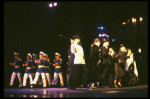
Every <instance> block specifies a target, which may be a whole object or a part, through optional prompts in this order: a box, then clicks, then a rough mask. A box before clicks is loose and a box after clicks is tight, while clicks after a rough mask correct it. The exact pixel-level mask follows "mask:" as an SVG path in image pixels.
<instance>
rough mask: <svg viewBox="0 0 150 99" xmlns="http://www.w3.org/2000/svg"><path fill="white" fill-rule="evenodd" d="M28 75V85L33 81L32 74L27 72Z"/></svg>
mask: <svg viewBox="0 0 150 99" xmlns="http://www.w3.org/2000/svg"><path fill="white" fill-rule="evenodd" d="M28 75H29V79H30V85H31V84H32V81H33V79H32V75H31V73H30V74H28Z"/></svg>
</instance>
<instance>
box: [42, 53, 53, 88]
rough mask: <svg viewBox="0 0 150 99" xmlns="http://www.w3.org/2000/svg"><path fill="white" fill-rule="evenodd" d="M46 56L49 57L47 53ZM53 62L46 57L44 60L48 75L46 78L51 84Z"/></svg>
mask: <svg viewBox="0 0 150 99" xmlns="http://www.w3.org/2000/svg"><path fill="white" fill-rule="evenodd" d="M44 56H46V57H48V55H47V54H45V55H44ZM50 66H51V64H50V62H49V59H45V61H44V68H45V75H46V78H47V81H48V85H49V86H50V85H51V83H52V82H51V74H50V72H51V68H50Z"/></svg>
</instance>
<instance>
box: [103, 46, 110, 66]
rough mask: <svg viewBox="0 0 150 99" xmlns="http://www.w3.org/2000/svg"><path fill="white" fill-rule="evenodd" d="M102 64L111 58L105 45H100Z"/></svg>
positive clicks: (107, 63) (107, 62) (106, 63)
mask: <svg viewBox="0 0 150 99" xmlns="http://www.w3.org/2000/svg"><path fill="white" fill-rule="evenodd" d="M101 50H102V65H109V58H111V55H109V54H108V52H109V49H106V47H105V46H102V48H101Z"/></svg>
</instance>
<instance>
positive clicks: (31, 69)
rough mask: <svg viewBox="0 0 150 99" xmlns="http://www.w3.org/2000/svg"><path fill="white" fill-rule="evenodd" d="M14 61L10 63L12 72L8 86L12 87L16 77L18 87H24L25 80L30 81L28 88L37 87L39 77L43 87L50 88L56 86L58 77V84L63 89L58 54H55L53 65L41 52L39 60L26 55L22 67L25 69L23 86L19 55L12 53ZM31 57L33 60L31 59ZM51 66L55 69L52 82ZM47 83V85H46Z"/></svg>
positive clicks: (60, 61) (34, 56)
mask: <svg viewBox="0 0 150 99" xmlns="http://www.w3.org/2000/svg"><path fill="white" fill-rule="evenodd" d="M14 56H15V61H14V63H10V65H12V66H14V71H13V73H12V75H11V80H10V86H11V87H14V86H13V83H14V79H15V77H16V75H17V76H18V79H19V87H26V84H27V78H28V77H29V79H30V87H37V86H36V85H37V81H39V82H40V81H41V80H40V79H39V76H40V75H41V77H42V82H43V87H50V86H51V85H56V84H57V82H58V76H59V78H60V84H61V86H62V87H63V86H64V82H63V74H62V68H61V65H62V59H61V58H59V57H60V54H59V53H55V60H54V62H53V64H52V63H51V62H50V59H49V58H48V55H47V54H46V53H44V52H42V51H40V53H39V59H37V55H36V54H32V55H31V54H30V53H28V54H27V60H26V61H25V64H23V67H25V73H24V76H23V84H22V79H21V65H22V60H21V59H20V58H19V53H16V52H14ZM32 56H33V58H32ZM52 66H54V67H55V69H54V78H53V81H52V80H51V73H52V71H51V68H52ZM47 82H48V84H47Z"/></svg>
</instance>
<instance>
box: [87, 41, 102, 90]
mask: <svg viewBox="0 0 150 99" xmlns="http://www.w3.org/2000/svg"><path fill="white" fill-rule="evenodd" d="M100 44H101V42H100V40H99V39H98V38H96V39H95V40H94V43H93V45H92V46H91V53H90V57H89V60H88V62H89V64H88V69H89V77H88V80H89V83H90V84H91V88H93V87H94V84H95V85H96V84H97V85H99V84H98V83H99V65H100V64H101V63H100V62H101V49H100Z"/></svg>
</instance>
